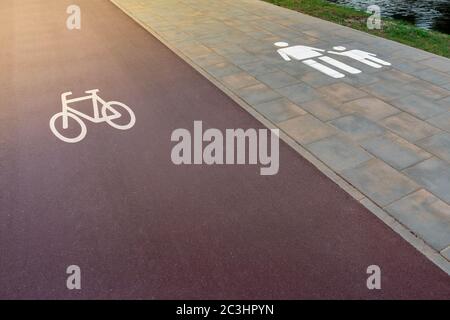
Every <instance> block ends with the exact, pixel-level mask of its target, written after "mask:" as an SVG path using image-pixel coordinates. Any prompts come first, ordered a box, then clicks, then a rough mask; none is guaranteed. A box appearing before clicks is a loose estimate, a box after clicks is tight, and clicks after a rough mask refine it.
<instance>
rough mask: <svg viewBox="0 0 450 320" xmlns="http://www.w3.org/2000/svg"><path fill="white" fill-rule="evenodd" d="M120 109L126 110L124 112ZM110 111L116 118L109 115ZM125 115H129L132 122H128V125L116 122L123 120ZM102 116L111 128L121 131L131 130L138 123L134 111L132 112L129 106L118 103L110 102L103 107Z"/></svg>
mask: <svg viewBox="0 0 450 320" xmlns="http://www.w3.org/2000/svg"><path fill="white" fill-rule="evenodd" d="M117 107H119V108H117ZM120 108H122V109H124V111H123V110H120ZM108 109H109V110H110V111H112V112H113V113H114V114H115V115H116V116H115V117H112V116H109V115H107V110H108ZM124 113H127V114H128V115H129V118H130V120H129V121H128V123H125V124H121V123H120V122H117V121H114V120H119V119H121V118H122V117H123V116H124ZM102 116H103V118H104V119H105V121H106V122H107V123H108V124H109V125H110V126H111V127H113V128H116V129H119V130H128V129H131V128H132V127H133V126H134V124H135V123H136V116H135V115H134V112H133V110H131V109H130V107H128V106H127V105H125V104H123V103H121V102H117V101H110V102H108V103H106V104H105V105H103V108H102Z"/></svg>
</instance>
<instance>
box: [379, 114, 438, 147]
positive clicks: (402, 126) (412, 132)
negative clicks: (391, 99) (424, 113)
mask: <svg viewBox="0 0 450 320" xmlns="http://www.w3.org/2000/svg"><path fill="white" fill-rule="evenodd" d="M380 123H381V124H382V125H383V126H384V127H386V128H388V129H389V130H391V131H392V132H394V133H396V134H398V135H399V136H401V137H402V138H404V139H406V140H408V141H410V142H415V141H417V140H420V139H423V138H426V137H429V136H431V135H433V134H437V133H439V132H440V130H439V129H438V128H435V127H433V126H431V125H430V124H428V123H426V122H424V121H421V120H419V119H417V118H416V117H413V116H412V115H410V114H408V113H405V112H402V113H399V114H397V115H393V116H391V117H388V118H386V119H383V120H381V121H380Z"/></svg>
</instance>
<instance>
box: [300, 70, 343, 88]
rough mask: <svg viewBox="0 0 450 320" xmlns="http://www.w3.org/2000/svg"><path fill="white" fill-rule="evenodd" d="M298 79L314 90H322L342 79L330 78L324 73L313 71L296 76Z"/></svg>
mask: <svg viewBox="0 0 450 320" xmlns="http://www.w3.org/2000/svg"><path fill="white" fill-rule="evenodd" d="M296 77H297V78H298V79H300V80H301V81H302V82H304V83H307V84H308V85H310V86H311V87H313V88H320V87H323V86H328V85H330V84H333V83H336V82H339V81H340V80H341V79H335V78H332V77H329V76H327V75H324V74H323V73H320V72H317V71H311V72H307V73H302V74H299V75H296Z"/></svg>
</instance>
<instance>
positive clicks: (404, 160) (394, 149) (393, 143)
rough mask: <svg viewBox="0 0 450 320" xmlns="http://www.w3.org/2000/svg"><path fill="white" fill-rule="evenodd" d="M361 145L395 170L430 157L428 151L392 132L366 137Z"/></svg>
mask: <svg viewBox="0 0 450 320" xmlns="http://www.w3.org/2000/svg"><path fill="white" fill-rule="evenodd" d="M362 146H363V147H364V149H366V150H367V151H369V152H370V153H371V154H373V155H374V156H376V157H377V158H379V159H381V160H383V161H385V162H386V163H387V164H389V165H391V166H392V167H393V168H395V169H397V170H403V169H405V168H407V167H410V166H412V165H414V164H416V163H418V162H420V161H423V160H425V159H427V158H431V157H432V155H431V154H429V153H428V152H426V151H424V150H422V149H420V148H419V147H417V146H416V145H414V144H412V143H409V142H408V141H406V140H404V139H402V138H400V137H398V136H396V135H394V134H386V135H383V136H380V137H375V138H372V139H368V140H366V141H364V142H363V143H362Z"/></svg>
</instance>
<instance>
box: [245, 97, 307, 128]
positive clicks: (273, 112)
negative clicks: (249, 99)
mask: <svg viewBox="0 0 450 320" xmlns="http://www.w3.org/2000/svg"><path fill="white" fill-rule="evenodd" d="M253 107H254V108H255V109H256V110H258V111H259V112H260V113H262V114H263V115H264V116H265V117H266V118H267V119H269V120H271V121H272V122H275V123H278V122H282V121H286V120H289V119H292V118H295V117H298V116H303V115H306V114H307V113H306V111H304V110H303V109H302V108H300V107H299V106H298V105H296V104H294V103H292V102H291V101H289V100H287V99H286V98H281V99H276V100H272V101H269V102H265V103H262V104H257V105H254V106H253Z"/></svg>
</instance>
